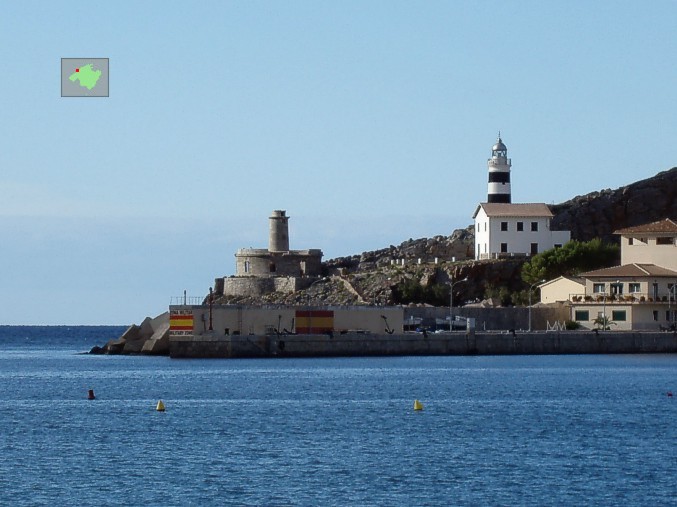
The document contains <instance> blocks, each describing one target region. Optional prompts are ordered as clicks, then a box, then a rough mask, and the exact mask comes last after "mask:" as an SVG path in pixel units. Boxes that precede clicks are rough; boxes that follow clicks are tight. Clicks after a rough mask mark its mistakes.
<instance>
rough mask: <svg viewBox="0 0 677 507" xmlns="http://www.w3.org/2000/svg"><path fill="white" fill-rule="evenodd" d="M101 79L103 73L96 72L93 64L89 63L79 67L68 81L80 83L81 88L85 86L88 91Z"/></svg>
mask: <svg viewBox="0 0 677 507" xmlns="http://www.w3.org/2000/svg"><path fill="white" fill-rule="evenodd" d="M100 77H101V71H100V70H94V69H93V68H92V64H91V63H88V64H87V65H83V66H82V67H78V68H77V69H76V70H75V72H73V73H72V74H71V75H70V76H68V79H69V80H71V81H73V82H75V81H79V82H80V86H84V87H85V88H87V89H88V90H91V89H92V88H94V87H95V86H96V83H97V82H98V81H99V78H100Z"/></svg>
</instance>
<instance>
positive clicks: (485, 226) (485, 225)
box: [484, 222, 487, 232]
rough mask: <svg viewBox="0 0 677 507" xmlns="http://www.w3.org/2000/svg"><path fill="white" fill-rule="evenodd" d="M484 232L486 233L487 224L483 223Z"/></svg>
mask: <svg viewBox="0 0 677 507" xmlns="http://www.w3.org/2000/svg"><path fill="white" fill-rule="evenodd" d="M484 232H487V223H486V222H484Z"/></svg>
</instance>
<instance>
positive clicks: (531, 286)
mask: <svg viewBox="0 0 677 507" xmlns="http://www.w3.org/2000/svg"><path fill="white" fill-rule="evenodd" d="M539 283H545V280H538V281H537V282H534V283H532V284H531V285H530V286H529V332H530V333H531V290H532V289H533V288H534V286H535V285H538V284H539Z"/></svg>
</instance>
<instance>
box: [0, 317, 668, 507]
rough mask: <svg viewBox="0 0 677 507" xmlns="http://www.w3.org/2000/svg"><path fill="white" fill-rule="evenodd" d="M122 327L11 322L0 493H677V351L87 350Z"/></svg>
mask: <svg viewBox="0 0 677 507" xmlns="http://www.w3.org/2000/svg"><path fill="white" fill-rule="evenodd" d="M123 330H124V329H123V328H122V327H7V326H5V327H0V505H8V506H15V505H18V506H21V505H31V506H33V505H49V506H54V505H77V506H84V505H96V506H101V505H158V506H160V505H161V506H174V505H177V506H179V505H180V506H183V505H196V506H197V505H199V506H205V505H206V506H211V505H219V506H221V505H238V506H239V505H243V506H248V505H252V506H254V505H255V506H259V505H262V506H284V505H300V506H334V505H336V506H351V505H356V506H362V505H364V506H369V505H379V506H380V505H383V506H399V505H405V506H419V505H420V506H426V505H429V506H438V505H440V506H442V505H444V506H446V505H510V506H513V505H539V506H540V505H624V506H625V505H650V506H657V505H673V506H674V505H676V504H677V355H648V354H647V355H586V356H576V355H571V356H483V357H480V356H476V357H451V356H449V357H439V356H438V357H369V358H361V357H356V358H321V359H320V358H318V359H242V360H239V359H221V360H205V359H199V360H186V359H170V358H167V357H142V356H100V355H89V354H84V352H87V351H88V350H89V349H90V348H91V347H92V346H94V345H103V344H104V343H105V342H106V341H108V340H109V339H111V338H116V337H118V336H119V335H120V334H121V333H122V331H123ZM90 389H91V390H93V391H94V394H95V396H96V399H95V400H88V399H87V398H88V396H87V395H88V391H89V390H90ZM671 392H674V393H675V396H674V397H671V396H669V393H671ZM160 400H162V401H163V403H164V405H165V407H166V410H165V412H158V411H157V410H156V406H157V403H158V401H160ZM414 400H419V401H420V402H421V403H422V405H423V410H421V411H415V410H414V409H413V405H414Z"/></svg>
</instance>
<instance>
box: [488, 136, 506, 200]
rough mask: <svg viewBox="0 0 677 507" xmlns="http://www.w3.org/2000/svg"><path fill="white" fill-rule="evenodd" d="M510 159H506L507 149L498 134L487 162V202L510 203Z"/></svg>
mask: <svg viewBox="0 0 677 507" xmlns="http://www.w3.org/2000/svg"><path fill="white" fill-rule="evenodd" d="M511 165H512V164H511V162H510V159H509V158H508V148H506V147H505V144H503V141H502V140H501V133H500V132H499V133H498V140H497V141H496V144H494V146H493V147H492V148H491V158H490V159H489V160H488V161H487V166H488V167H489V188H488V192H487V194H488V195H487V202H503V203H510V202H512V199H511V196H510V166H511Z"/></svg>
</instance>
